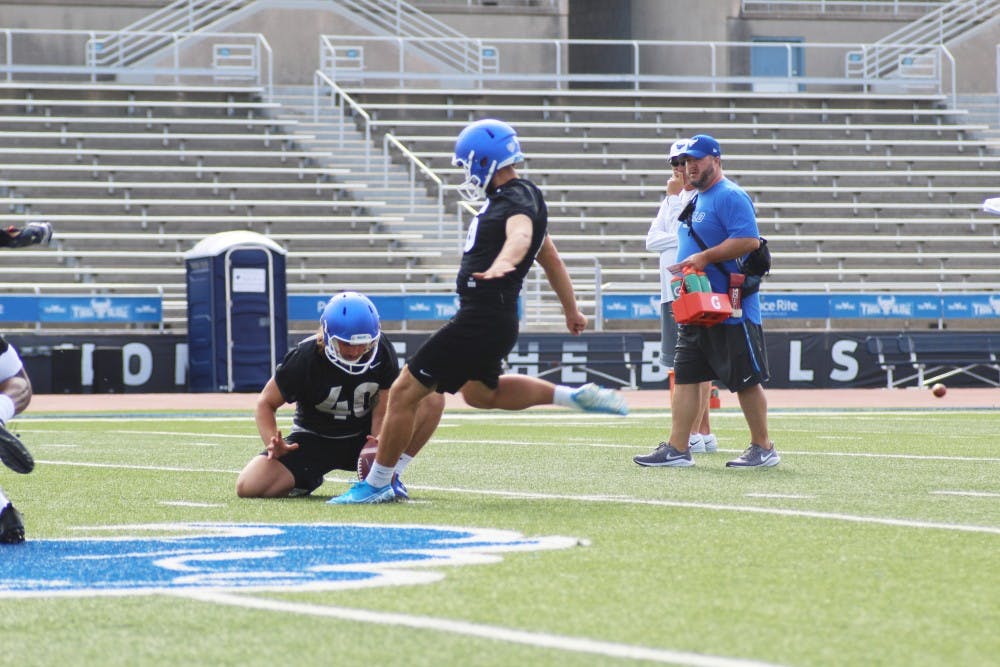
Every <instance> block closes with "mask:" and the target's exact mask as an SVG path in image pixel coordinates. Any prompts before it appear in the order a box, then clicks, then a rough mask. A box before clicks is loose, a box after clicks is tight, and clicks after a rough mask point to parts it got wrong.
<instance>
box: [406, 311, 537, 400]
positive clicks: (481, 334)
mask: <svg viewBox="0 0 1000 667" xmlns="http://www.w3.org/2000/svg"><path fill="white" fill-rule="evenodd" d="M517 330H518V321H517V301H516V299H515V300H514V302H513V303H509V300H508V302H507V303H499V302H497V303H488V304H483V303H470V302H467V301H466V300H465V299H463V300H462V305H461V307H460V308H459V309H458V312H457V313H456V314H455V317H453V318H452V319H451V320H449V321H448V323H447V324H445V325H444V326H443V327H441V328H440V329H438V330H437V332H436V333H434V335H432V336H431V337H430V338H428V339H427V340H426V341H425V342H424V344H423V345H422V346H421V347H420V349H419V350H417V352H416V354H414V355H413V356H412V357H411V358H410V359H409V360H408V361H407V362H406V366H407V367H408V368H409V370H410V374H411V375H413V377H415V378H417V380H419V381H420V383H421V384H423V385H424V386H425V387H433V388H434V389H435V390H436V391H437V392H439V393H442V394H443V393H445V392H448V393H449V394H454V393H455V392H456V391H458V390H459V389H461V388H462V385H463V384H465V383H466V382H468V381H469V380H478V381H479V382H482V383H483V384H485V385H486V386H487V387H489V388H490V389H496V387H497V384H498V383H499V379H500V374H501V372H502V371H503V360H504V359H506V358H507V355H508V354H510V351H511V350H512V349H514V344H515V343H517Z"/></svg>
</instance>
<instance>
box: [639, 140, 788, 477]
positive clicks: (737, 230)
mask: <svg viewBox="0 0 1000 667" xmlns="http://www.w3.org/2000/svg"><path fill="white" fill-rule="evenodd" d="M681 159H682V160H684V161H685V172H686V174H687V179H688V182H690V183H691V184H692V185H694V187H695V188H696V189H697V190H698V195H697V197H696V199H695V201H694V206H693V207H690V208H689V209H688V210H687V211H686V213H687V215H685V214H682V215H681V227H680V229H679V230H678V233H677V236H678V249H677V259H678V263H677V264H676V265H675V266H673V267H671V270H672V271H673V272H674V273H675V274H679V273H681V272H682V271H683V269H684V268H685V267H691V268H693V269H695V270H697V271H704V272H705V273H706V274H707V275H708V278H709V281H710V282H711V283H712V291H713V292H716V293H720V294H727V293H728V292H729V282H730V281H729V274H732V273H739V271H740V269H739V266H738V264H737V260H742V259H743V258H745V257H746V255H747V254H748V253H750V252H752V251H754V250H756V249H757V248H758V246H759V245H760V243H761V241H760V233H759V231H758V229H757V218H756V216H755V214H754V209H753V202H752V201H751V200H750V197H749V196H748V195H747V193H746V192H744V191H743V189H742V188H740V186H738V185H736V184H735V183H733V182H732V181H730V180H729V179H728V178H726V177H725V176H724V175H723V173H722V150H721V149H720V147H719V142H718V141H716V140H715V139H714V138H713V137H711V136H709V135H707V134H699V135H696V136H694V137H692V138H691V141H690V143H689V144H688V147H687V149H685V151H684V153H682V155H681ZM699 239H700V240H701V243H699ZM720 266H721V269H720ZM722 269H725V272H723V270H722ZM741 307H742V313H741V314H740V315H739V316H738V317H730V318H729V319H727V320H725V321H724V322H722V323H721V324H717V325H715V326H709V327H705V326H699V325H681V326H680V333H679V336H678V341H677V348H676V354H675V356H674V394H673V400H672V401H671V427H670V440H669V441H668V442H664V443H660V446H659V447H657V448H656V450H654V451H653V452H652V453H650V454H648V455H646V456H636V457H634V459H633V460H634V461H635V462H636V463H638V464H639V465H644V466H671V467H687V466H692V465H694V461H693V460H692V459H691V452H690V451H688V434H689V433H690V432H691V429H692V427H693V425H694V422H695V420H696V419H698V417H699V416H700V415H699V412H698V408H699V392H698V384H699V383H700V382H705V381H708V380H719V381H721V382H722V383H723V384H725V385H726V386H727V387H728V388H729V390H730V391H731V392H734V393H735V394H736V395H737V397H738V398H739V401H740V408H741V409H742V410H743V415H744V417H745V418H746V421H747V425H748V426H749V427H750V445H749V446H748V447H747V449H746V451H745V452H743V454H742V455H741V456H740V457H739V458H737V459H734V460H732V461H729V462H728V463H726V466H727V467H729V468H766V467H771V466H775V465H777V464H778V461H780V458H779V457H778V452H777V451H776V450H775V449H774V443H773V442H771V440H770V437H769V436H768V430H767V397H766V396H765V394H764V388H763V386H762V383H763V382H766V381H767V380H768V377H769V376H768V370H767V355H766V351H765V348H764V330H763V328H762V326H761V318H760V298H759V295H758V294H757V293H756V292H755V293H753V294H748V295H745V296H744V297H743V299H742V303H741Z"/></svg>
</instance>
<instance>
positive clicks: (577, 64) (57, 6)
mask: <svg viewBox="0 0 1000 667" xmlns="http://www.w3.org/2000/svg"><path fill="white" fill-rule="evenodd" d="M165 4H167V2H166V0H105V1H103V2H99V1H95V0H63V1H62V2H57V1H55V0H36V1H35V2H12V1H9V0H0V27H7V28H53V29H75V30H81V29H97V30H109V29H115V28H118V27H121V26H124V25H127V24H129V23H131V22H132V21H135V20H137V19H139V18H141V17H143V16H145V15H147V14H148V13H150V12H151V11H154V10H155V9H157V8H159V7H162V6H163V5H165ZM297 4H300V2H297V1H296V0H289V2H288V3H287V5H288V6H290V8H289V9H280V10H279V9H267V10H264V11H261V12H259V13H258V14H256V15H255V16H253V17H251V18H249V19H246V20H243V21H239V22H236V23H234V24H232V25H229V26H228V27H227V30H229V31H234V32H261V33H263V34H264V35H265V36H266V38H267V39H268V41H269V42H270V44H271V46H272V47H273V48H274V51H275V81H276V82H279V83H301V84H306V83H310V82H311V81H312V73H313V71H314V70H315V68H316V66H317V53H318V43H319V35H321V34H343V35H352V34H358V33H359V28H358V27H357V26H356V25H354V24H353V23H351V22H350V21H347V20H345V19H343V18H341V17H339V16H338V15H337V14H335V13H334V12H332V11H329V10H322V9H317V7H318V6H320V4H321V3H317V2H312V3H301V4H304V5H311V8H295V7H294V5H297ZM428 7H429V8H430V7H433V5H429V6H428ZM439 7H441V10H440V11H435V12H434V13H433V16H434V17H435V18H437V19H438V20H440V21H443V22H444V23H447V24H448V25H450V26H452V27H454V28H456V29H457V30H459V31H461V32H463V33H464V34H467V35H469V36H470V37H481V38H493V39H496V38H518V39H520V38H525V39H556V38H566V37H574V38H590V37H595V36H596V34H597V33H599V32H600V31H601V28H602V26H604V27H606V28H607V29H608V30H609V31H610V32H612V33H613V34H611V35H606V36H610V37H612V38H618V39H635V40H671V41H675V40H689V41H695V42H725V41H749V40H751V39H752V38H754V37H801V38H804V40H805V43H807V44H809V43H814V44H815V43H830V42H854V43H871V42H873V41H876V40H877V39H879V38H881V37H883V36H884V35H886V34H888V33H889V32H891V31H893V30H895V29H896V28H898V27H900V26H901V25H903V24H904V23H905V21H891V20H876V19H870V18H866V19H859V20H856V21H849V20H844V19H824V18H816V19H803V18H801V17H797V18H754V17H751V18H742V17H741V16H740V13H739V9H740V0H711V2H701V3H694V2H691V1H690V0H562V1H561V2H560V4H559V6H558V7H557V8H555V9H554V10H553V9H552V8H551V7H541V8H523V7H521V8H516V7H503V6H476V7H463V6H456V7H451V6H439ZM609 12H610V13H609ZM571 13H572V14H571ZM609 16H612V17H616V18H615V20H614V21H611V20H610V19H609V18H608V17H609ZM571 17H572V20H571ZM621 17H625V18H626V19H627V28H626V27H624V26H623V22H622V21H621V20H618V19H620V18H621ZM571 28H572V29H571ZM624 32H627V33H628V34H623V33H624ZM998 34H1000V17H997V18H995V19H993V21H992V22H991V23H990V24H988V25H986V26H984V27H982V28H980V29H978V30H977V31H974V33H973V34H971V35H969V36H966V37H964V38H962V39H961V40H957V41H956V42H955V43H953V44H951V45H950V48H951V50H952V52H953V53H954V55H955V57H956V60H957V61H958V65H957V76H956V83H957V88H958V89H959V91H960V92H983V93H995V92H996V86H997V84H996V67H997V64H996V60H997V58H996V45H997V42H998V41H1000V39H998V37H997V35H998ZM23 39H25V40H26V41H27V43H28V45H27V46H26V45H25V42H22V43H20V44H18V45H17V46H18V48H21V49H25V48H27V49H30V50H31V52H32V53H33V54H42V55H41V56H40V57H42V58H44V62H78V61H79V59H80V58H81V57H82V56H81V55H80V53H79V48H78V45H76V44H68V43H65V42H64V43H62V44H56V45H51V44H49V45H46V44H44V41H43V40H42V39H41V38H34V37H32V38H23ZM36 42H37V43H36ZM705 53H706V51H705V50H704V49H699V48H698V47H684V48H672V49H660V50H656V49H654V48H653V47H648V48H647V47H644V48H643V50H642V56H641V59H642V67H643V69H644V71H647V72H653V73H665V74H692V73H694V74H705V73H706V71H705V68H704V63H705V61H706V60H707V58H706V56H705ZM806 53H807V58H808V60H807V62H806V73H807V74H808V75H810V76H824V75H828V74H830V75H839V74H840V73H841V72H842V71H843V56H842V54H838V55H837V56H835V57H829V58H825V59H824V58H822V57H820V56H818V54H813V53H811V52H810V51H808V50H807V51H806ZM612 55H613V54H610V53H609V54H607V56H608V57H609V58H610V57H611V56H612ZM369 57H370V58H375V54H370V55H369ZM502 57H503V59H504V60H503V64H504V69H508V67H511V68H514V69H516V70H532V71H538V70H539V69H545V70H546V71H548V70H551V66H552V63H551V62H550V60H551V58H550V56H548V55H544V54H540V53H539V52H528V51H526V50H523V49H518V48H514V47H510V46H507V47H504V48H503V50H502ZM716 57H717V61H718V67H719V69H718V71H722V72H727V73H729V72H731V73H735V74H743V73H745V72H746V70H747V69H748V65H747V63H746V54H745V52H742V50H739V49H728V50H726V49H722V50H720V51H719V52H718V53H717V54H716ZM612 60H614V62H613V63H611V66H612V68H613V69H612V71H617V70H618V69H621V68H622V67H624V66H625V64H624V63H625V58H612ZM619 60H620V61H621V62H618V61H619ZM32 61H33V62H41V61H39V60H34V59H33V60H32ZM595 62H596V63H600V62H601V58H600V56H594V55H593V54H589V53H583V54H581V53H580V52H577V53H576V54H575V55H574V58H573V65H572V66H573V69H574V70H575V71H584V70H585V69H587V68H588V67H595V68H596V67H598V66H599V65H598V66H595V65H593V63H595ZM590 71H601V70H600V69H591V70H590Z"/></svg>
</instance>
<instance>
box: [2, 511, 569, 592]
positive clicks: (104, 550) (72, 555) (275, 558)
mask: <svg viewBox="0 0 1000 667" xmlns="http://www.w3.org/2000/svg"><path fill="white" fill-rule="evenodd" d="M89 530H111V531H115V532H116V533H118V534H120V533H128V534H129V535H130V536H129V537H118V536H116V537H107V538H86V539H64V540H29V541H28V542H26V543H25V544H23V545H19V546H16V547H10V548H6V549H4V550H3V552H2V558H0V597H12V596H17V597H21V596H32V597H34V596H50V595H122V594H129V593H132V594H145V593H154V592H164V591H172V592H179V591H190V590H206V589H211V590H225V591H234V590H289V589H299V590H317V589H322V590H331V589H346V588H360V587H366V586H386V585H403V584H417V583H428V582H432V581H437V580H439V579H441V578H442V577H443V575H442V574H440V573H439V572H435V571H432V570H431V569H429V568H435V567H437V566H441V565H469V564H481V563H495V562H498V561H499V560H500V556H499V555H498V554H500V553H503V552H508V551H538V550H542V549H562V548H567V547H570V546H573V545H575V544H577V543H578V541H577V540H576V539H575V538H568V537H541V538H525V537H523V536H521V535H519V534H518V533H514V532H510V531H500V530H488V529H479V528H451V527H435V526H391V525H390V526H386V525H365V524H230V523H183V524H147V525H138V526H113V527H110V528H101V529H89Z"/></svg>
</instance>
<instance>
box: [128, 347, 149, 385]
mask: <svg viewBox="0 0 1000 667" xmlns="http://www.w3.org/2000/svg"><path fill="white" fill-rule="evenodd" d="M133 359H134V360H135V367H136V369H135V371H133V370H132V366H133V361H132V360H133ZM152 376H153V352H152V350H150V349H149V347H148V346H146V345H145V344H144V343H127V344H125V345H123V346H122V380H124V382H125V386H126V387H139V386H142V385H144V384H146V383H147V382H149V378H151V377H152Z"/></svg>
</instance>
